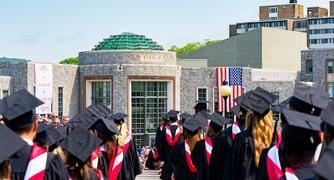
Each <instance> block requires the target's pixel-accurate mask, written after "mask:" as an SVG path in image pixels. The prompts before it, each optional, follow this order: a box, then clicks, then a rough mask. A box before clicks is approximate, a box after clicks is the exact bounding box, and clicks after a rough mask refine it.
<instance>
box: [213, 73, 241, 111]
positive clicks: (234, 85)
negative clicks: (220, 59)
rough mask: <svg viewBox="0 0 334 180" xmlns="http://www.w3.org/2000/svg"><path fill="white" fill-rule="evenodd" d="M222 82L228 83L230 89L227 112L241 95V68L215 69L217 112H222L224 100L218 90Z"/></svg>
mask: <svg viewBox="0 0 334 180" xmlns="http://www.w3.org/2000/svg"><path fill="white" fill-rule="evenodd" d="M224 80H226V81H228V82H229V85H230V87H231V89H232V92H231V95H230V96H229V97H228V98H227V112H230V111H231V109H232V107H234V106H235V105H236V103H235V102H234V101H233V100H234V99H235V98H237V97H239V96H241V94H242V68H241V67H217V68H216V81H217V90H218V112H223V111H224V109H225V108H224V104H225V103H224V98H223V97H222V96H221V93H220V90H221V87H222V84H223V82H224Z"/></svg>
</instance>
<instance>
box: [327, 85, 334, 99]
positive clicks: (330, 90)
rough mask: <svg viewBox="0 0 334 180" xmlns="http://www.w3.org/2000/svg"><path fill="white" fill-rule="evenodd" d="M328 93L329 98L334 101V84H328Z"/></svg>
mask: <svg viewBox="0 0 334 180" xmlns="http://www.w3.org/2000/svg"><path fill="white" fill-rule="evenodd" d="M327 92H328V94H329V97H330V98H331V99H333V96H334V82H329V83H327Z"/></svg>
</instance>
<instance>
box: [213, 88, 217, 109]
mask: <svg viewBox="0 0 334 180" xmlns="http://www.w3.org/2000/svg"><path fill="white" fill-rule="evenodd" d="M213 101H214V104H213V110H214V112H218V89H217V88H216V87H215V88H213Z"/></svg>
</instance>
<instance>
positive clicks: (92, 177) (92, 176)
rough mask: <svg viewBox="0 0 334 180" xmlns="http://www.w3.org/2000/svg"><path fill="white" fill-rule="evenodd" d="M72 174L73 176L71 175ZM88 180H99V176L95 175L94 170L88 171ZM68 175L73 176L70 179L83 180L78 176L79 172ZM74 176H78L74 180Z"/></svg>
mask: <svg viewBox="0 0 334 180" xmlns="http://www.w3.org/2000/svg"><path fill="white" fill-rule="evenodd" d="M72 173H73V174H72ZM88 173H89V180H99V176H98V175H97V172H96V171H95V170H94V169H90V170H89V172H88ZM70 174H72V175H73V177H71V178H72V179H73V180H76V179H83V177H81V176H80V172H76V171H74V172H71V171H70ZM74 174H76V175H77V176H79V177H78V178H75V177H76V176H74Z"/></svg>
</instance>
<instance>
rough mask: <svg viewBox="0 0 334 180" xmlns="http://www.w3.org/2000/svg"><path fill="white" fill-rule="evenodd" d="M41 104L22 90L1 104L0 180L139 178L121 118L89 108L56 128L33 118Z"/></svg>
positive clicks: (132, 147) (123, 116)
mask: <svg viewBox="0 0 334 180" xmlns="http://www.w3.org/2000/svg"><path fill="white" fill-rule="evenodd" d="M41 104H43V102H41V101H40V100H38V99H37V98H36V97H34V96H33V95H31V94H30V93H29V92H28V91H26V90H21V91H18V92H16V93H13V94H12V95H11V96H8V97H6V98H4V99H2V100H1V101H0V114H1V115H2V120H1V123H0V179H13V180H42V179H47V180H51V179H52V180H69V179H70V180H95V179H96V180H103V179H110V180H134V179H135V177H136V176H137V175H138V174H140V173H141V169H142V168H141V165H140V162H139V158H138V155H137V152H136V146H135V143H134V141H133V140H132V137H131V134H130V133H129V131H128V129H127V126H126V123H124V119H126V117H127V115H126V114H122V113H117V114H112V113H111V111H110V109H108V108H107V107H105V106H103V105H92V106H89V107H88V108H87V109H85V110H84V111H82V112H81V113H79V114H77V115H76V116H74V117H73V118H72V119H71V120H70V121H69V122H66V123H64V124H62V125H60V124H59V123H51V122H49V121H43V120H40V119H41V118H40V117H39V116H36V114H35V110H34V109H35V108H36V107H38V106H40V105H41ZM54 119H57V118H54Z"/></svg>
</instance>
